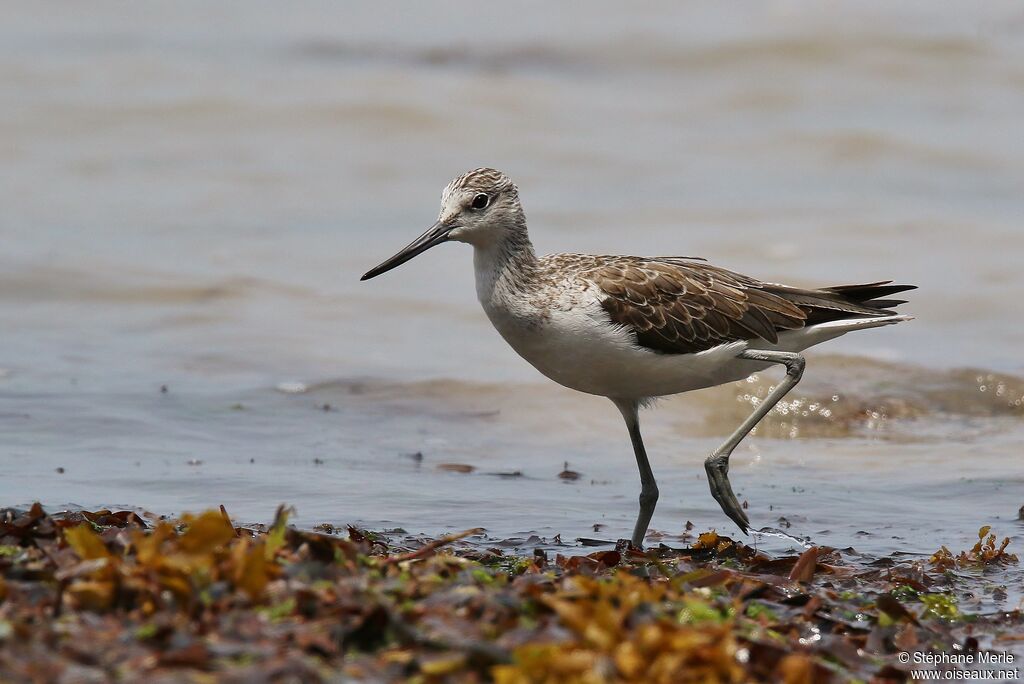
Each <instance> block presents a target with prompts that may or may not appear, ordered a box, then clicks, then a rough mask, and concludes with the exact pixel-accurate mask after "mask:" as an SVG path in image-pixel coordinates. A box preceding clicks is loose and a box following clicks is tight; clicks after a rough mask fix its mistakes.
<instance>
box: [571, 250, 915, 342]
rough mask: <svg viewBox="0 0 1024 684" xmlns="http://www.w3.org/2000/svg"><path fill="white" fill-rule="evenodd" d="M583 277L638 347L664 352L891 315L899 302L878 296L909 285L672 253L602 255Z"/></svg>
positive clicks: (776, 336) (774, 339) (771, 338)
mask: <svg viewBox="0 0 1024 684" xmlns="http://www.w3.org/2000/svg"><path fill="white" fill-rule="evenodd" d="M586 277H588V278H589V279H591V280H592V281H593V282H594V283H596V284H597V286H598V287H599V288H600V289H601V290H602V291H603V292H604V293H605V294H606V295H607V297H606V298H605V299H604V300H603V301H602V302H601V305H602V307H603V308H604V310H605V311H606V312H607V313H608V315H609V317H610V318H611V320H612V321H613V322H615V323H618V324H620V325H624V326H626V327H628V328H629V329H631V330H632V331H633V333H634V334H635V335H636V339H637V344H639V345H640V346H642V347H646V348H648V349H651V350H653V351H657V352H662V353H666V354H691V353H695V352H699V351H704V350H705V349H711V348H712V347H716V346H718V345H720V344H725V343H728V342H736V341H741V340H753V339H758V338H760V339H763V340H766V341H768V342H770V343H772V344H775V343H777V342H778V341H779V333H780V332H782V331H785V330H796V329H799V328H802V327H804V326H805V325H814V324H817V323H822V322H826V321H831V320H837V319H842V318H856V317H862V316H879V315H888V314H893V313H895V312H893V311H889V310H888V309H887V308H886V307H888V306H895V305H898V304H901V303H902V301H901V300H880V299H878V297H883V296H887V295H890V294H893V293H895V292H902V291H905V290H909V289H913V286H911V285H890V284H889V281H886V282H884V283H869V284H866V285H846V286H839V287H833V288H824V289H818V290H814V289H802V288H795V287H788V286H786V285H776V284H773V283H764V282H761V281H759V280H756V279H754V278H750V277H748V276H745V275H741V274H739V273H733V272H732V271H728V270H726V269H724V268H719V267H717V266H712V265H711V264H707V263H699V262H694V261H691V260H686V259H681V258H673V257H658V258H640V257H610V258H609V257H605V258H604V259H603V260H602V262H601V263H599V264H596V265H595V266H594V268H592V269H588V271H587V273H586Z"/></svg>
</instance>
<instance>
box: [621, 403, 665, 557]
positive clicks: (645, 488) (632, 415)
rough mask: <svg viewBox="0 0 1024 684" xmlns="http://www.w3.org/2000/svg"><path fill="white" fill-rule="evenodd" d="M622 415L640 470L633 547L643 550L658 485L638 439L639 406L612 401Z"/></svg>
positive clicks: (645, 452) (656, 502) (644, 450)
mask: <svg viewBox="0 0 1024 684" xmlns="http://www.w3.org/2000/svg"><path fill="white" fill-rule="evenodd" d="M612 401H614V402H615V405H616V406H617V407H618V408H619V411H620V412H621V413H622V417H623V419H624V420H625V421H626V427H627V428H628V429H629V439H630V441H632V442H633V453H635V454H636V465H637V468H639V469H640V513H639V515H637V517H636V525H634V526H633V538H632V540H631V541H632V542H633V546H635V547H637V548H638V549H639V548H643V545H644V537H645V536H647V526H648V525H649V524H650V523H651V516H653V515H654V507H655V506H657V505H658V483H657V482H655V481H654V471H652V470H651V462H650V461H648V460H647V450H646V449H644V441H643V439H642V438H641V437H640V416H639V404H638V403H637V402H636V401H630V400H625V399H612Z"/></svg>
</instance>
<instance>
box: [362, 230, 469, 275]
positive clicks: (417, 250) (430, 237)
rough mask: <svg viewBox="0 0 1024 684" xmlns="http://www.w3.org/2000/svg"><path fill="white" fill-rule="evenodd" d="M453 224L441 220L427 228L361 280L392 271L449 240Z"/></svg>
mask: <svg viewBox="0 0 1024 684" xmlns="http://www.w3.org/2000/svg"><path fill="white" fill-rule="evenodd" d="M451 229H452V227H451V226H446V225H444V224H442V223H441V222H440V221H438V222H437V223H435V224H434V225H432V226H430V228H427V230H426V232H424V233H423V235H420V236H419V237H418V238H416V239H415V240H413V241H412V242H410V243H409V244H408V245H406V246H405V248H404V249H402V250H401V251H400V252H399V253H398V254H396V255H395V256H393V257H391V258H390V259H388V260H387V261H385V262H384V263H382V264H381V265H379V266H375V267H374V268H371V269H370V270H369V271H367V272H366V273H364V274H363V277H362V278H360V279H359V280H369V279H370V278H375V277H377V276H379V275H380V274H381V273H384V272H385V271H390V270H391V269H393V268H396V267H398V266H401V265H402V264H404V263H405V262H406V261H408V260H409V259H412V258H413V257H414V256H416V255H417V254H422V253H423V252H426V251H427V250H428V249H430V248H431V247H433V246H435V245H439V244H441V243H442V242H447V241H448V233H449V232H450V231H451Z"/></svg>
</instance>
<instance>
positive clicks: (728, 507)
mask: <svg viewBox="0 0 1024 684" xmlns="http://www.w3.org/2000/svg"><path fill="white" fill-rule="evenodd" d="M449 241H457V242H467V243H469V244H470V245H472V246H473V263H474V267H475V270H476V292H477V297H478V298H479V300H480V303H481V304H482V305H483V308H484V311H485V312H486V313H487V317H488V318H489V319H490V320H491V323H493V324H494V327H495V328H497V330H498V332H499V333H500V334H501V336H502V337H503V338H504V339H505V341H506V342H508V343H509V345H510V346H511V347H512V348H513V349H515V350H516V352H518V353H519V355H520V356H522V357H523V358H524V359H526V360H527V361H529V362H530V363H531V364H532V365H533V366H534V367H536V368H537V370H539V371H540V372H541V373H543V374H544V375H546V376H548V377H549V378H551V379H552V380H554V381H555V382H557V383H559V384H562V385H565V386H566V387H569V388H572V389H574V390H578V391H580V392H586V393H588V394H596V395H600V396H604V397H608V398H609V399H611V400H612V402H614V403H615V405H616V406H617V407H618V409H619V411H620V412H621V413H622V417H623V418H624V419H625V421H626V427H627V428H628V430H629V437H630V439H631V441H632V443H633V451H634V453H635V455H636V462H637V465H638V466H639V469H640V485H641V489H640V513H639V515H638V516H637V520H636V525H635V527H634V528H633V536H632V543H633V545H634V546H637V547H641V546H642V545H643V540H644V537H645V536H646V534H647V527H648V525H649V523H650V521H651V516H652V515H653V514H654V507H655V505H656V504H657V501H658V485H657V483H656V482H655V479H654V473H653V472H652V471H651V465H650V462H649V461H648V459H647V452H646V450H645V449H644V443H643V440H642V439H641V437H640V422H639V416H638V413H639V409H640V408H641V407H643V406H644V405H645V404H648V403H650V402H651V401H652V400H653V399H655V398H657V397H663V396H666V395H671V394H679V393H680V392H689V391H690V390H696V389H701V388H704V387H711V386H714V385H721V384H723V383H727V382H734V381H736V380H741V379H743V378H745V377H747V376H749V375H751V374H752V373H756V372H758V371H761V370H763V369H765V368H768V367H769V366H772V365H776V364H777V365H781V366H784V367H785V369H786V376H785V378H784V379H783V380H782V382H781V383H779V385H778V386H776V387H775V388H774V389H773V390H772V391H771V392H770V393H769V394H768V396H767V397H765V399H764V401H762V402H761V403H760V404H758V406H757V407H756V408H755V409H754V412H753V413H752V414H751V415H750V417H749V418H747V419H746V420H745V421H743V423H742V424H741V425H740V426H739V427H738V428H737V429H736V431H735V432H733V433H732V435H730V436H729V438H728V439H727V440H726V441H725V443H724V444H722V446H720V447H719V448H717V449H715V451H713V452H712V453H711V455H710V456H708V458H707V460H706V461H705V462H704V467H705V470H706V471H707V476H708V483H709V484H710V486H711V494H712V496H714V498H715V500H716V501H718V503H719V505H720V506H721V507H722V510H723V511H724V512H725V514H726V515H727V516H729V518H731V519H732V520H733V522H735V523H736V524H737V525H739V527H740V529H741V530H742V531H743V532H744V533H746V532H747V530H748V528H749V526H750V521H749V520H748V519H747V515H746V514H745V513H744V512H743V509H742V508H741V507H740V504H739V502H738V501H737V500H736V496H735V494H733V491H732V486H731V485H730V484H729V456H730V454H732V452H733V450H734V449H735V448H736V445H737V444H739V443H740V441H741V440H742V439H743V438H744V437H745V436H746V435H747V434H748V433H749V432H750V431H751V430H752V429H753V428H754V426H755V425H757V423H758V421H760V420H761V419H762V418H764V417H765V415H767V414H768V412H769V411H771V410H772V407H774V406H775V404H776V403H778V401H779V400H780V399H782V397H783V396H785V395H786V393H787V392H789V391H790V390H791V389H793V387H794V386H795V385H796V384H797V383H798V382H799V381H800V377H801V375H802V374H803V371H804V358H803V356H801V355H800V352H801V351H803V350H804V349H807V348H808V347H811V346H813V345H816V344H819V343H821V342H825V341H826V340H830V339H832V338H834V337H838V336H840V335H843V334H845V333H848V332H850V331H851V330H862V329H865V328H877V327H879V326H883V325H890V324H892V323H899V322H900V321H906V320H910V319H911V317H910V316H903V315H899V314H897V313H896V312H894V311H892V308H893V307H895V306H897V305H899V304H903V303H905V302H904V301H903V300H897V299H887V297H889V296H890V295H893V294H895V293H897V292H903V291H905V290H911V289H914V286H913V285H892V284H891V281H886V282H877V283H868V284H865V285H841V286H838V287H825V288H821V289H804V288H799V287H790V286H787V285H779V284H776V283H767V282H763V281H760V280H757V279H756V278H751V277H749V276H745V275H741V274H739V273H734V272H732V271H728V270H726V269H724V268H720V267H718V266H713V265H711V264H709V263H707V262H706V261H704V260H703V259H698V258H694V257H634V256H614V255H589V254H552V255H549V256H543V257H538V256H537V255H536V254H535V253H534V251H533V244H532V243H531V242H530V237H529V234H528V233H527V230H526V217H525V215H524V214H523V208H522V206H521V204H520V202H519V191H518V189H517V188H516V186H515V184H513V183H512V181H511V180H509V178H508V177H507V176H506V175H505V174H503V173H501V172H500V171H496V170H495V169H488V168H481V169H475V170H473V171H470V172H468V173H465V174H463V175H461V176H459V177H458V178H456V179H455V180H453V181H452V182H451V183H449V184H448V186H447V187H446V188H445V189H444V192H443V193H442V195H441V212H440V214H439V215H438V218H437V222H436V223H434V225H432V226H431V227H430V228H428V229H427V230H426V232H424V233H423V234H422V235H420V236H419V237H418V238H416V239H415V240H413V241H412V242H411V243H409V245H408V246H406V247H405V248H404V249H403V250H401V251H400V252H398V254H396V255H394V256H393V257H391V258H390V259H388V260H387V261H385V262H384V263H382V264H380V265H379V266H377V267H376V268H373V269H370V270H369V271H367V272H366V273H365V274H364V275H363V277H362V278H361V280H367V279H369V278H373V277H375V276H378V275H380V274H381V273H384V272H385V271H389V270H391V269H393V268H395V267H396V266H399V265H401V264H403V263H405V262H406V261H408V260H410V259H412V258H413V257H415V256H416V255H418V254H421V253H423V252H425V251H426V250H428V249H430V248H431V247H434V246H436V245H439V244H441V243H442V242H449Z"/></svg>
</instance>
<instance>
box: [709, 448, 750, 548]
mask: <svg viewBox="0 0 1024 684" xmlns="http://www.w3.org/2000/svg"><path fill="white" fill-rule="evenodd" d="M704 469H705V470H706V471H707V473H708V484H709V485H710V486H711V496H713V497H715V501H717V502H718V505H719V506H721V507H722V511H724V512H725V514H726V515H727V516H729V518H730V519H731V520H732V521H733V522H734V523H736V525H737V526H738V527H739V528H740V531H741V532H743V534H747V531H748V530H749V529H750V520H749V519H748V518H747V514H746V513H744V512H743V507H742V506H740V502H739V501H737V500H736V495H735V494H733V491H732V485H731V484H729V465H728V463H727V462H725V461H714V460H708V461H707V462H705V464H704Z"/></svg>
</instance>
